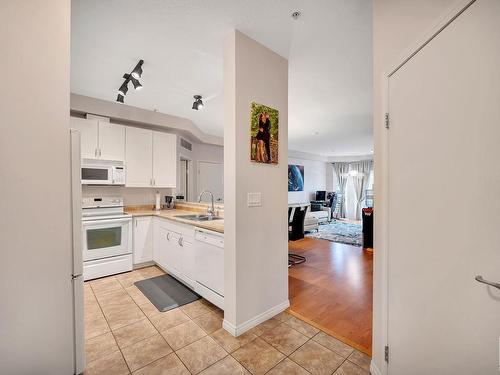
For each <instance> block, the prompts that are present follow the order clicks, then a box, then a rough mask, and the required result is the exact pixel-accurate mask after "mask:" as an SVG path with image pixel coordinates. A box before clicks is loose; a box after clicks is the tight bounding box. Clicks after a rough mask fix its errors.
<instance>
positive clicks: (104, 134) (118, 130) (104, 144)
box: [98, 121, 125, 161]
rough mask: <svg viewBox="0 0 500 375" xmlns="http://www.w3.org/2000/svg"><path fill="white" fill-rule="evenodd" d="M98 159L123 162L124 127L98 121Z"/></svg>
mask: <svg viewBox="0 0 500 375" xmlns="http://www.w3.org/2000/svg"><path fill="white" fill-rule="evenodd" d="M98 148H99V159H104V160H119V161H124V160H125V126H123V125H119V124H112V123H109V122H101V121H99V145H98Z"/></svg>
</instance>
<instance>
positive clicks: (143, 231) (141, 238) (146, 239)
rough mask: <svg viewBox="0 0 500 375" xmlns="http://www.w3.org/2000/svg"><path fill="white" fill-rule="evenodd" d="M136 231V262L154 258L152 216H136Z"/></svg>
mask: <svg viewBox="0 0 500 375" xmlns="http://www.w3.org/2000/svg"><path fill="white" fill-rule="evenodd" d="M133 233H134V264H139V263H144V262H150V261H152V260H153V226H152V217H151V216H144V217H135V218H134V220H133Z"/></svg>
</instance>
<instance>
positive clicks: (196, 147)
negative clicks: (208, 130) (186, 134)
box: [177, 137, 224, 201]
mask: <svg viewBox="0 0 500 375" xmlns="http://www.w3.org/2000/svg"><path fill="white" fill-rule="evenodd" d="M192 146H193V147H192V151H189V150H186V149H184V148H182V147H180V137H179V143H178V145H177V153H178V160H179V162H180V158H184V159H188V160H190V161H191V162H192V163H191V165H192V173H191V176H190V181H189V183H188V185H189V187H188V191H189V196H190V199H189V200H190V201H196V200H197V199H198V197H197V196H196V194H197V193H196V192H197V184H198V180H197V176H198V162H199V161H210V162H215V163H224V147H222V146H217V145H210V144H205V143H192ZM177 171H178V173H179V172H180V167H179V168H177ZM177 181H178V182H179V176H178V178H177Z"/></svg>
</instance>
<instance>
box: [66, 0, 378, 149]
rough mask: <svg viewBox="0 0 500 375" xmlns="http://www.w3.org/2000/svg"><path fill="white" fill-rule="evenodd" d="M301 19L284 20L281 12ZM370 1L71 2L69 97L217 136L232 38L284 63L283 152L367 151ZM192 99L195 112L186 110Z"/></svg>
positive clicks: (369, 135)
mask: <svg viewBox="0 0 500 375" xmlns="http://www.w3.org/2000/svg"><path fill="white" fill-rule="evenodd" d="M295 10H299V11H301V12H302V16H301V17H300V18H299V20H297V21H294V20H292V18H291V13H292V12H293V11H295ZM371 14H372V5H371V0H314V1H312V0H273V1H270V0H252V1H249V0H106V1H102V0H73V1H72V28H71V30H72V31H71V32H72V34H71V92H73V93H77V94H81V95H86V96H91V97H96V98H99V99H104V100H111V101H114V100H115V99H116V90H117V89H118V87H119V86H120V84H121V83H122V82H123V80H122V78H121V77H122V75H123V73H126V72H130V70H131V69H132V68H133V67H134V66H135V64H136V63H137V61H138V60H139V59H140V58H142V59H144V61H145V63H144V66H143V69H144V73H143V79H142V83H143V85H144V89H143V90H141V91H136V92H135V91H134V90H133V88H132V85H130V87H129V92H128V94H127V96H126V97H125V103H126V104H129V105H132V106H137V107H140V108H144V109H151V110H153V109H157V110H158V111H159V112H162V113H167V114H173V115H177V116H181V117H186V118H189V119H190V120H192V121H193V122H194V123H195V124H196V125H197V126H198V127H199V128H200V129H201V130H203V131H204V132H206V133H208V134H213V135H218V136H223V94H222V88H223V82H222V76H223V73H222V60H223V57H222V54H223V40H224V38H225V37H226V36H227V34H228V33H229V32H230V31H231V30H233V29H235V28H236V29H238V30H240V31H242V32H243V33H245V34H247V35H249V36H250V37H252V38H254V39H255V40H257V41H259V42H260V43H262V44H264V45H266V46H267V47H269V48H271V49H272V50H274V51H276V52H277V53H279V54H280V55H282V56H284V57H286V58H288V59H289V69H290V71H289V148H290V149H293V150H298V151H303V152H310V153H315V154H321V155H323V156H336V155H360V154H365V155H366V154H369V153H370V150H371V149H372V144H373V141H372V46H371V43H372V31H371V30H372V18H371ZM194 94H201V95H203V97H204V101H205V104H206V105H205V108H204V109H203V110H202V111H194V110H192V109H191V105H192V102H193V99H192V96H193V95H194Z"/></svg>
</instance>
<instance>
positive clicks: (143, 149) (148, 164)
mask: <svg viewBox="0 0 500 375" xmlns="http://www.w3.org/2000/svg"><path fill="white" fill-rule="evenodd" d="M125 149H126V152H125V154H126V156H125V162H126V167H127V183H126V186H131V187H158V188H167V187H169V188H175V186H176V182H177V138H176V136H175V135H174V134H167V133H161V132H156V131H152V130H148V129H141V128H133V127H127V130H126V148H125Z"/></svg>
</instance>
